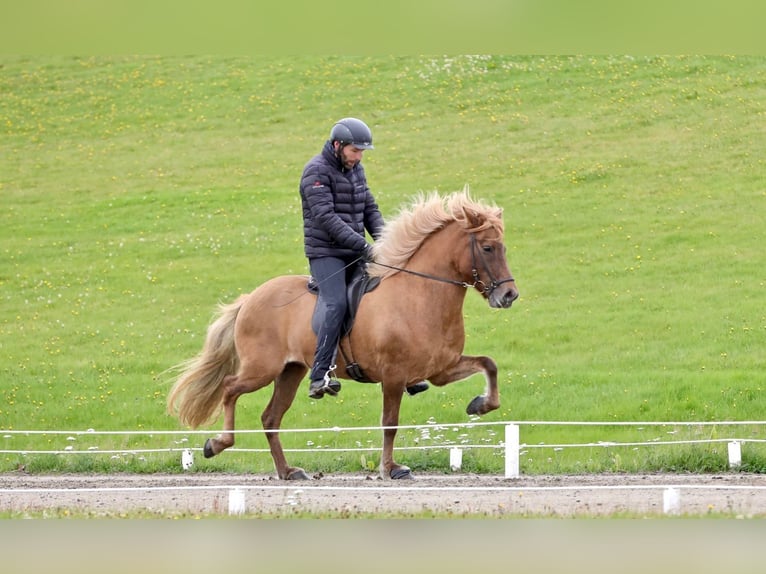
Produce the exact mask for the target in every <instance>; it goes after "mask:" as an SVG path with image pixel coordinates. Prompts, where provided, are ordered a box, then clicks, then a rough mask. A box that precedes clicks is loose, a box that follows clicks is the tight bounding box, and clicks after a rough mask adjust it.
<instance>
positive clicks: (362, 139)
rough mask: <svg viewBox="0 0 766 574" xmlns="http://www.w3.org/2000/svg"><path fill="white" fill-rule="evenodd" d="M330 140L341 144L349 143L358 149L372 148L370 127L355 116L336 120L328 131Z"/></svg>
mask: <svg viewBox="0 0 766 574" xmlns="http://www.w3.org/2000/svg"><path fill="white" fill-rule="evenodd" d="M330 141H331V142H335V141H337V142H340V143H341V145H345V144H351V145H353V146H354V147H355V148H359V149H373V146H372V132H371V131H370V128H368V127H367V124H366V123H364V122H363V121H362V120H358V119H356V118H343V119H342V120H338V121H337V122H336V123H335V125H334V126H333V127H332V131H331V132H330Z"/></svg>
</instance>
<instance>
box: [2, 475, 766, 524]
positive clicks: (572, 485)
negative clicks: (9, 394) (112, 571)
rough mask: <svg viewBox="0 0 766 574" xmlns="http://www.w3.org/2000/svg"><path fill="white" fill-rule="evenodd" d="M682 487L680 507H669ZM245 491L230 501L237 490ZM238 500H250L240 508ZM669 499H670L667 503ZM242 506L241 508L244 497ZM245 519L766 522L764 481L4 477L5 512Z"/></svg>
mask: <svg viewBox="0 0 766 574" xmlns="http://www.w3.org/2000/svg"><path fill="white" fill-rule="evenodd" d="M671 487H672V488H677V489H678V490H677V494H678V501H677V506H675V507H674V508H673V507H671V508H667V509H666V508H665V503H666V502H667V503H670V501H671V500H672V497H673V496H674V494H673V493H672V492H670V491H668V488H671ZM237 490H238V491H240V492H232V491H237ZM238 496H244V501H243V502H241V503H240V505H239V506H237V500H238V498H237V497H238ZM666 497H668V498H666ZM239 500H240V501H241V500H242V499H241V498H239ZM230 503H232V504H234V507H233V508H232V509H231V510H233V511H237V510H241V509H242V508H243V506H241V505H242V504H243V505H244V509H245V512H246V513H247V514H248V515H250V514H253V515H258V514H261V515H275V516H290V515H295V514H298V515H302V516H305V515H306V514H312V513H320V512H332V513H338V514H339V515H341V516H359V515H366V516H370V515H374V514H378V513H381V514H384V513H388V514H389V515H390V514H391V513H396V514H397V515H400V516H401V515H405V516H406V515H409V514H421V513H423V512H429V511H430V512H436V513H450V514H455V515H489V516H503V515H509V516H608V515H613V514H626V513H628V514H638V515H662V514H664V513H665V511H666V510H669V511H671V512H672V511H673V510H675V509H677V512H679V513H680V514H683V515H704V514H707V513H725V514H730V515H739V516H766V476H764V475H753V474H738V473H725V474H720V475H675V474H674V475H587V476H522V477H521V478H519V479H505V478H503V477H498V476H478V475H465V474H453V475H429V476H418V478H417V479H416V480H414V481H402V482H398V481H389V480H387V481H383V480H379V479H378V478H377V477H375V476H365V475H362V474H359V475H338V476H327V477H322V478H319V479H314V480H311V481H307V482H300V483H286V482H283V481H279V480H276V479H275V478H273V477H270V476H258V475H230V474H197V473H191V474H181V475H178V474H173V475H100V476H93V475H54V476H41V475H30V474H25V473H16V472H13V473H6V474H3V475H0V511H9V510H10V511H13V512H24V511H36V510H42V509H59V510H60V509H71V510H76V511H79V512H86V513H93V514H94V515H96V516H98V515H115V514H119V513H121V512H130V511H133V510H135V509H142V510H144V511H147V512H150V513H157V514H161V515H179V514H180V515H188V514H207V513H220V514H228V513H229V512H230V506H229V505H230Z"/></svg>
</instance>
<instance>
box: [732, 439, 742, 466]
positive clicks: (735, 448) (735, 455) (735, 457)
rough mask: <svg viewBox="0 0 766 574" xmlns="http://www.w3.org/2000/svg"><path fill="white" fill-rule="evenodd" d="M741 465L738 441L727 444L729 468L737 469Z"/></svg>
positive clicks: (740, 449) (740, 448)
mask: <svg viewBox="0 0 766 574" xmlns="http://www.w3.org/2000/svg"><path fill="white" fill-rule="evenodd" d="M741 465H742V447H741V445H740V444H739V441H736V440H733V441H731V442H730V443H729V468H739V467H740V466H741Z"/></svg>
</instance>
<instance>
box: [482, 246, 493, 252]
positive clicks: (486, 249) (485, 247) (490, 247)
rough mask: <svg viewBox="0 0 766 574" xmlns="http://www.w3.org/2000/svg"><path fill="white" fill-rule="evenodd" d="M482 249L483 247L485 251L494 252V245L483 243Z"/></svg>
mask: <svg viewBox="0 0 766 574" xmlns="http://www.w3.org/2000/svg"><path fill="white" fill-rule="evenodd" d="M481 249H482V251H484V253H492V246H491V245H483V246H482V248H481Z"/></svg>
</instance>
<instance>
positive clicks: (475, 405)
mask: <svg viewBox="0 0 766 574" xmlns="http://www.w3.org/2000/svg"><path fill="white" fill-rule="evenodd" d="M483 407H484V397H483V396H478V397H475V398H474V399H473V400H472V401H471V402H470V403H468V406H467V407H466V409H465V412H466V413H468V414H469V415H483V414H484V410H483Z"/></svg>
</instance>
